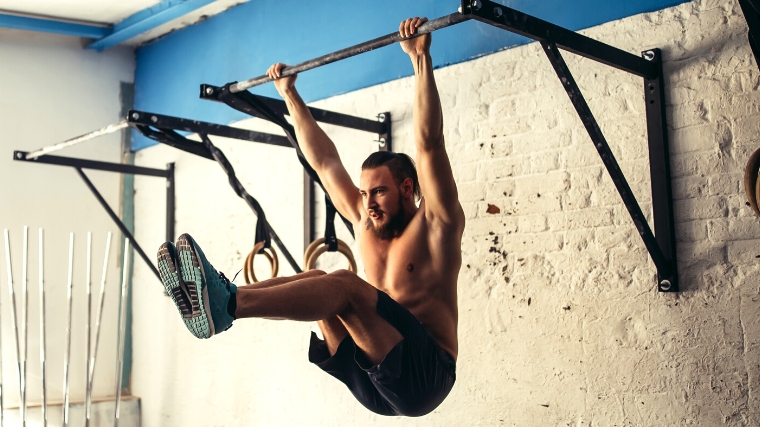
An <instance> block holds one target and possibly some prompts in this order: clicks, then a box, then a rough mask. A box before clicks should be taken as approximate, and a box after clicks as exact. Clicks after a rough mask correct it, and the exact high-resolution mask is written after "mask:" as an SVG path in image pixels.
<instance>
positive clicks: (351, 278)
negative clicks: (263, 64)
mask: <svg viewBox="0 0 760 427" xmlns="http://www.w3.org/2000/svg"><path fill="white" fill-rule="evenodd" d="M425 21H426V19H425V18H422V19H420V18H410V19H407V20H405V21H403V22H401V25H400V27H399V32H400V34H401V35H402V36H403V37H405V38H406V37H412V36H413V35H414V34H415V32H416V29H417V27H419V26H420V25H421V24H422V23H424V22H425ZM430 42H431V37H430V35H429V34H427V35H422V36H418V37H414V38H410V39H408V40H405V41H402V42H401V48H402V49H403V50H404V52H406V53H407V54H408V55H409V57H410V58H411V60H412V65H413V67H414V75H415V80H416V93H415V100H414V128H415V144H416V146H417V162H416V163H417V165H418V167H419V182H418V175H417V172H416V170H415V166H414V163H413V162H412V161H411V158H409V156H406V155H405V154H396V153H388V152H378V153H373V154H372V155H371V156H370V157H369V158H368V159H367V160H366V161H365V162H364V164H363V165H362V173H361V178H360V185H359V188H357V187H356V186H355V185H354V183H353V182H352V180H351V178H350V177H349V175H348V173H347V172H346V169H345V168H344V166H343V164H342V163H341V160H340V157H339V155H338V152H337V150H336V148H335V145H334V144H333V143H332V141H330V139H329V138H328V137H327V135H326V134H325V133H324V132H323V131H322V129H320V128H319V126H318V125H317V123H316V121H314V119H313V118H312V116H311V114H310V113H309V110H308V109H307V107H306V104H304V102H303V100H302V99H301V98H300V96H299V95H298V93H297V92H296V89H295V81H296V76H290V77H283V78H280V72H281V70H282V68H284V67H285V65H283V64H275V65H273V66H272V67H270V68H269V70H268V71H267V74H268V75H269V76H270V77H272V78H273V79H275V86H276V87H277V90H278V91H279V93H280V95H281V96H282V97H283V98H284V99H285V102H286V103H287V106H288V110H289V112H290V116H291V117H292V119H293V123H294V125H295V130H296V135H297V137H298V140H299V141H300V143H301V148H302V150H303V153H304V155H305V156H306V159H307V160H308V162H309V164H310V165H311V166H312V167H313V168H314V170H315V171H316V172H317V174H318V175H319V177H320V179H321V180H322V183H323V184H324V187H325V189H326V190H327V192H328V193H329V195H330V197H331V198H332V201H333V203H334V204H335V207H336V208H337V209H338V211H339V212H340V213H341V214H343V216H345V217H346V218H348V219H349V220H350V221H351V222H352V224H353V225H354V230H355V231H356V239H357V241H358V242H359V249H360V251H361V256H362V260H363V261H364V267H365V272H366V275H367V281H364V280H362V279H361V278H360V277H359V276H357V275H356V274H354V273H351V272H349V271H345V270H342V271H336V272H333V273H329V274H326V273H325V272H323V271H318V270H312V271H307V272H304V273H301V274H297V275H295V276H291V277H278V278H273V279H270V280H266V281H263V282H259V283H256V284H253V285H249V286H241V287H236V286H235V285H233V284H231V283H230V282H229V280H227V279H226V278H225V277H224V275H223V274H220V273H218V272H217V271H216V270H215V269H214V268H213V267H212V266H211V264H210V263H209V262H208V261H207V259H206V257H205V255H204V254H203V251H201V249H200V247H199V246H198V244H197V243H196V242H195V241H194V240H193V239H192V237H190V236H189V235H187V234H184V235H182V236H180V238H179V239H178V240H177V245H176V247H175V246H174V245H172V244H171V243H170V242H167V243H164V244H163V245H162V246H161V248H160V249H159V269H160V272H161V278H162V281H163V283H164V286H165V287H166V289H167V291H168V293H169V295H170V296H171V297H172V299H173V300H174V302H175V303H176V304H177V307H178V309H179V311H180V314H181V315H182V317H183V320H184V322H185V324H186V325H187V327H188V329H190V331H191V332H192V333H193V334H194V335H195V336H196V337H198V338H209V337H211V336H212V335H214V334H218V333H220V332H222V331H224V330H226V329H227V328H229V327H230V326H231V325H232V321H233V320H235V319H242V318H246V317H257V318H269V319H287V320H296V321H317V322H318V324H319V327H320V329H321V331H322V334H323V336H324V340H320V339H318V338H317V336H316V334H312V338H311V346H310V349H309V360H310V361H311V362H312V363H314V364H316V365H317V366H319V367H320V368H321V369H323V370H324V371H326V372H327V373H329V374H331V375H332V376H334V377H336V378H337V379H338V380H340V381H342V382H343V383H345V384H346V386H348V388H349V389H350V390H351V392H352V393H353V394H354V396H355V397H356V398H357V399H358V400H359V402H361V403H362V404H363V405H364V406H365V407H367V408H368V409H369V410H371V411H373V412H375V413H378V414H381V415H403V416H421V415H425V414H428V413H430V412H431V411H433V410H434V409H435V408H436V407H437V406H438V405H439V404H440V403H441V402H443V400H444V399H445V398H446V396H447V395H448V393H449V391H450V390H451V388H452V387H453V385H454V380H455V360H456V357H457V350H458V349H457V276H458V274H459V269H460V267H461V264H462V254H461V241H462V232H463V230H464V212H463V210H462V207H461V205H460V204H459V200H458V197H457V188H456V184H455V182H454V177H453V175H452V172H451V165H450V163H449V159H448V156H447V154H446V149H445V147H444V141H443V117H442V113H441V103H440V99H439V97H438V91H437V88H436V86H435V81H434V79H433V65H432V60H431V57H430ZM420 194H421V196H422V198H421V202H420V204H419V207H417V204H416V201H417V199H418V198H419V195H420ZM199 290H200V292H199Z"/></svg>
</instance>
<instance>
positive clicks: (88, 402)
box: [85, 231, 111, 425]
mask: <svg viewBox="0 0 760 427" xmlns="http://www.w3.org/2000/svg"><path fill="white" fill-rule="evenodd" d="M110 252H111V232H110V231H109V232H108V238H107V239H106V254H105V256H104V257H103V275H102V276H101V278H100V296H99V297H98V311H97V314H96V315H95V343H94V345H93V349H92V353H91V354H90V355H89V356H90V361H89V365H88V370H87V375H88V377H87V396H86V397H85V407H86V411H85V419H86V421H85V425H88V424H89V423H90V409H91V406H92V382H93V378H95V361H96V360H97V357H98V343H99V342H100V321H101V320H102V319H103V303H104V301H105V295H106V276H107V274H108V258H109V254H110Z"/></svg>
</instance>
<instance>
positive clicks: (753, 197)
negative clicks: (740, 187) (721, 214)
mask: <svg viewBox="0 0 760 427" xmlns="http://www.w3.org/2000/svg"><path fill="white" fill-rule="evenodd" d="M759 171H760V148H758V149H757V151H755V152H754V153H753V154H752V155H751V156H750V158H749V161H748V162H747V168H746V169H745V170H744V191H745V192H746V193H747V201H748V202H749V205H750V207H751V208H752V210H753V211H755V214H757V215H760V207H759V206H758V202H760V179H758V172H759Z"/></svg>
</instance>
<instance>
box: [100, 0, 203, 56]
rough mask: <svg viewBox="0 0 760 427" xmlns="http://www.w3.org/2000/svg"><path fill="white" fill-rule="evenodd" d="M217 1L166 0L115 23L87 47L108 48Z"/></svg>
mask: <svg viewBox="0 0 760 427" xmlns="http://www.w3.org/2000/svg"><path fill="white" fill-rule="evenodd" d="M215 1H216V0H164V1H163V2H161V3H159V4H157V5H155V6H153V7H150V8H148V9H145V10H142V11H140V12H137V13H135V14H134V15H132V16H130V17H129V18H127V19H125V20H123V21H121V22H119V23H118V24H116V25H114V27H113V30H112V31H111V32H110V33H109V34H107V35H105V37H102V38H99V39H98V40H96V41H95V42H93V43H92V44H90V45H89V46H87V49H95V50H98V51H101V50H103V49H108V48H109V47H112V46H116V45H118V44H120V43H122V42H125V41H127V40H129V39H131V38H133V37H135V36H138V35H140V34H142V33H145V32H146V31H150V30H152V29H154V28H156V27H158V26H161V25H163V24H166V23H168V22H171V21H173V20H175V19H177V18H180V17H182V16H184V15H187V14H188V13H190V12H192V11H194V10H197V9H200V8H201V7H204V6H206V5H208V4H211V3H213V2H215Z"/></svg>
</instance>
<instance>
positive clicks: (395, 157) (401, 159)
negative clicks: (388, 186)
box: [362, 151, 422, 201]
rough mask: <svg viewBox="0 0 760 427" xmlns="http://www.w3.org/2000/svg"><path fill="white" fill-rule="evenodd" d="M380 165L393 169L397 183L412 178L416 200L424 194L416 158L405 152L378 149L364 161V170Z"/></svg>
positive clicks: (392, 173)
mask: <svg viewBox="0 0 760 427" xmlns="http://www.w3.org/2000/svg"><path fill="white" fill-rule="evenodd" d="M380 166H386V167H387V168H388V170H390V171H391V175H392V176H393V180H394V181H396V185H397V186H400V185H401V183H402V182H404V180H405V179H407V178H411V180H412V193H413V194H414V200H415V201H418V200H419V199H420V197H421V195H422V193H421V191H420V183H419V180H418V179H417V168H416V167H415V166H414V160H412V158H411V157H409V156H408V155H406V154H404V153H394V152H391V151H376V152H374V153H372V154H370V155H369V157H367V160H365V161H364V163H362V170H366V169H376V168H379V167H380Z"/></svg>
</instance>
